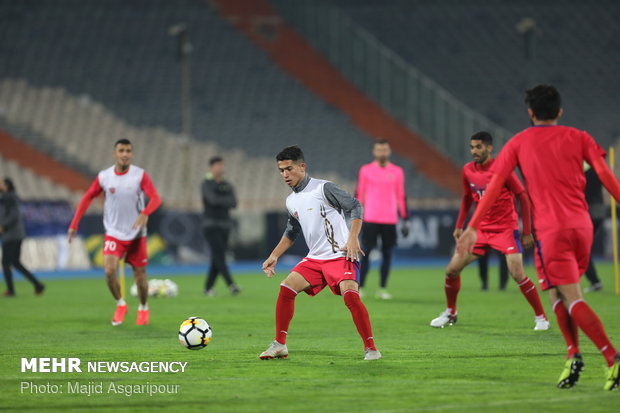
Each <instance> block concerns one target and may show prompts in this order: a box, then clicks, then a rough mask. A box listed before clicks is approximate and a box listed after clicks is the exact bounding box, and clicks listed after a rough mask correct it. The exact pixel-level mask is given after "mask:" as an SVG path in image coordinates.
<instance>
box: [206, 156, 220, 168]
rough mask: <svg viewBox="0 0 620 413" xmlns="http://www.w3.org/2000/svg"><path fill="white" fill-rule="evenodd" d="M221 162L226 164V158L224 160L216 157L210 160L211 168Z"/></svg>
mask: <svg viewBox="0 0 620 413" xmlns="http://www.w3.org/2000/svg"><path fill="white" fill-rule="evenodd" d="M219 162H224V158H222V157H221V156H214V157H212V158H211V159H209V166H213V165H215V164H216V163H219Z"/></svg>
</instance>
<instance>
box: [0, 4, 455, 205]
mask: <svg viewBox="0 0 620 413" xmlns="http://www.w3.org/2000/svg"><path fill="white" fill-rule="evenodd" d="M0 8H2V10H3V16H6V18H5V19H4V20H3V22H2V27H1V28H0V55H2V56H3V59H2V61H3V63H2V64H1V65H0V79H1V82H2V83H1V84H0V95H1V96H0V111H1V113H0V115H2V117H4V118H6V120H7V122H9V123H10V124H12V125H22V126H23V127H24V128H26V129H29V130H32V131H34V132H35V133H36V134H37V135H38V136H40V137H44V138H45V139H47V140H48V141H49V142H51V144H52V145H55V146H56V147H58V148H62V151H64V152H65V153H66V154H67V155H68V156H69V157H71V158H74V159H76V160H77V161H79V162H80V163H81V164H86V165H88V167H89V168H90V170H91V173H94V172H96V171H97V170H99V169H102V168H104V167H106V166H109V164H110V162H111V156H108V154H109V153H110V147H111V144H112V142H113V141H114V140H116V139H117V138H120V137H128V138H130V139H132V140H135V144H136V155H137V158H136V164H138V165H141V166H143V167H145V169H147V171H149V172H150V173H151V175H153V179H154V181H155V183H156V185H158V188H159V189H160V192H161V193H162V196H163V198H164V201H165V202H166V203H167V205H170V206H173V205H177V206H180V207H185V208H186V207H189V208H191V209H197V208H199V207H200V202H199V198H198V195H199V194H198V190H197V188H198V185H199V182H200V180H201V179H202V177H203V176H204V172H205V170H206V163H207V160H208V158H209V157H210V156H212V155H215V154H221V155H223V156H224V157H225V158H226V159H227V161H228V168H227V169H228V171H229V173H228V174H229V178H230V180H231V182H233V183H235V184H236V185H237V186H238V191H239V195H240V198H241V208H242V209H254V210H256V209H260V210H265V209H270V208H273V207H281V203H282V199H283V195H285V194H286V193H287V191H288V190H287V188H286V187H285V186H284V185H283V184H282V183H281V181H280V180H279V177H278V176H277V173H276V170H275V166H274V163H273V156H274V154H275V153H276V152H277V151H279V150H280V149H281V148H282V147H284V146H286V145H291V144H299V145H301V146H302V147H303V148H304V150H305V151H306V155H307V158H308V162H309V164H310V173H311V174H315V175H320V176H322V177H326V178H333V179H336V180H338V181H339V182H341V183H343V184H344V186H345V187H347V188H348V189H350V190H351V189H353V185H354V182H355V180H356V175H357V170H358V168H359V166H360V165H361V164H363V163H366V162H369V161H370V159H371V157H370V150H371V146H372V142H371V140H370V139H369V138H370V137H369V136H367V135H365V134H363V133H362V132H360V131H359V130H358V129H357V128H356V127H355V126H354V125H353V124H352V122H351V120H350V119H349V118H348V117H347V116H345V115H344V114H343V113H342V112H340V111H339V110H338V109H337V108H335V107H333V106H331V105H329V104H327V103H326V102H325V101H323V100H322V99H320V98H318V97H317V96H315V95H314V94H312V93H311V92H309V91H308V90H307V89H306V88H305V87H304V86H303V85H301V84H300V83H299V82H298V81H296V80H295V79H294V78H292V77H290V76H289V75H288V74H286V73H285V72H284V71H282V70H281V69H279V68H278V67H277V66H276V65H275V64H274V63H273V62H272V61H271V60H270V59H269V57H268V56H267V55H266V54H265V53H264V52H263V51H262V50H260V49H259V48H258V47H256V46H255V45H253V44H252V43H251V42H250V41H248V40H247V39H246V38H245V37H244V36H243V35H242V34H241V33H239V32H238V31H236V30H235V29H233V27H232V26H231V25H230V24H229V22H227V21H225V20H224V19H223V18H222V17H221V16H220V15H219V14H218V13H217V11H216V10H215V9H214V6H213V5H211V4H209V3H208V2H196V1H189V0H184V1H177V2H174V3H171V2H168V1H162V0H155V1H146V0H132V1H119V0H107V1H89V2H81V1H74V0H59V1H26V2H13V1H6V0H4V1H0ZM180 22H183V23H186V24H187V25H188V27H189V33H190V35H191V40H192V45H193V49H192V51H193V52H192V66H191V67H192V102H193V124H192V130H193V138H194V139H193V140H192V141H191V143H190V148H191V149H190V150H189V151H188V153H185V152H184V151H185V150H184V143H183V139H182V138H181V133H180V125H181V110H180V106H181V105H180V100H181V99H180V80H179V79H180V68H179V62H178V59H177V52H178V51H177V39H176V38H174V37H172V36H170V34H169V32H168V31H169V28H170V27H172V26H173V25H175V24H177V23H180ZM187 157H189V166H185V165H186V164H187V163H188V161H187ZM395 162H397V163H399V164H401V165H403V166H404V167H405V170H406V174H407V177H408V188H407V190H408V193H409V195H410V196H413V197H446V196H449V195H448V193H447V192H446V191H445V190H443V189H441V188H438V187H437V186H435V185H434V184H432V183H431V182H430V181H429V180H428V179H427V178H425V177H423V176H420V174H418V173H417V172H416V170H415V168H414V166H412V165H411V163H410V162H407V161H405V160H404V159H402V158H398V157H396V158H395ZM271 202H274V205H271V204H270V203H271Z"/></svg>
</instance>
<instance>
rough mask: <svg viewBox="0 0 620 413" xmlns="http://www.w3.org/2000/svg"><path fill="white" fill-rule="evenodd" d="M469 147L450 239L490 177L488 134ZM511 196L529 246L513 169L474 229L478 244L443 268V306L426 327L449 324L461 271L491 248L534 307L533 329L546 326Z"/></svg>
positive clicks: (526, 215)
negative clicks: (501, 256)
mask: <svg viewBox="0 0 620 413" xmlns="http://www.w3.org/2000/svg"><path fill="white" fill-rule="evenodd" d="M470 150H471V154H472V157H473V159H474V161H473V162H470V163H468V164H467V165H465V166H464V167H463V198H462V200H461V209H460V211H459V217H458V219H457V222H456V228H455V230H454V234H453V235H454V239H455V240H458V239H459V237H460V236H461V234H462V233H463V225H464V224H465V219H466V218H467V214H468V213H469V209H470V207H471V205H472V203H475V204H478V203H479V202H480V200H481V199H482V198H484V197H483V195H484V193H485V190H486V188H487V185H488V183H489V181H491V177H492V175H493V174H492V172H491V167H492V166H493V163H494V159H493V158H491V152H492V151H493V137H492V136H491V135H490V134H489V133H488V132H478V133H476V134H474V135H473V136H472V137H471V139H470ZM515 196H517V197H518V198H519V202H520V204H521V215H522V217H523V244H524V245H525V247H526V248H530V247H531V246H532V245H533V244H534V239H533V237H532V234H531V228H530V227H531V225H530V202H529V199H528V196H527V193H526V192H525V189H524V188H523V185H522V184H521V182H520V181H519V178H517V176H516V175H515V174H514V173H513V174H512V175H511V176H510V177H509V178H508V180H507V181H506V185H504V187H503V188H502V190H501V194H500V196H499V198H498V199H497V200H496V202H495V203H494V204H493V208H492V209H491V210H489V211H488V213H487V214H486V215H485V217H484V220H483V221H482V223H481V224H480V226H479V228H478V242H477V243H476V245H475V246H474V248H473V251H472V252H470V253H468V254H466V255H459V254H456V253H455V254H454V255H453V256H452V259H451V260H450V263H449V264H448V268H447V269H446V279H445V292H446V301H447V308H446V310H445V311H444V312H443V313H441V314H440V315H439V317H437V318H435V319H433V320H432V321H431V327H438V328H442V327H445V326H446V325H453V324H454V323H456V321H457V311H456V299H457V296H458V293H459V290H460V288H461V275H460V274H461V271H462V270H463V268H465V267H466V266H467V265H469V264H470V263H471V262H472V261H474V260H476V259H477V258H478V257H481V256H483V255H485V254H486V253H487V251H488V250H489V249H490V248H493V249H495V250H497V251H499V252H501V253H502V254H504V255H505V257H506V263H507V264H508V270H509V271H510V274H511V275H512V278H513V279H514V280H515V281H516V282H517V284H518V285H519V288H520V289H521V293H523V296H524V297H525V299H526V300H527V301H528V303H529V304H530V306H532V309H533V310H534V317H535V318H534V321H535V326H534V330H548V329H549V321H548V320H547V316H546V315H545V311H544V310H543V307H542V304H541V302H540V297H539V296H538V291H537V290H536V285H535V284H534V283H533V282H532V280H530V279H529V277H528V276H527V275H526V274H525V271H524V269H523V257H522V252H523V248H522V244H521V239H520V236H519V221H518V217H517V211H516V209H515Z"/></svg>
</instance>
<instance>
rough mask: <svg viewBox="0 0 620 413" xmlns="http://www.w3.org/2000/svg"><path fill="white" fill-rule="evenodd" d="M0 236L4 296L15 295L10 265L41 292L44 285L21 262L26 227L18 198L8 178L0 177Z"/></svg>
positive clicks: (35, 291) (37, 291) (39, 293)
mask: <svg viewBox="0 0 620 413" xmlns="http://www.w3.org/2000/svg"><path fill="white" fill-rule="evenodd" d="M0 238H1V239H2V272H3V273H4V281H5V282H6V291H5V292H4V296H5V297H14V296H15V287H14V286H13V272H12V270H11V267H13V268H15V269H16V270H17V271H19V272H20V273H22V275H23V276H24V278H26V279H27V280H28V281H30V282H31V283H32V285H33V286H34V293H35V294H36V295H41V294H43V290H44V289H45V286H44V285H43V284H42V283H41V281H39V280H38V279H37V278H36V277H35V276H34V275H33V274H32V273H31V272H30V271H28V269H27V268H26V267H24V264H22V262H21V251H22V241H23V240H24V238H26V229H25V228H24V221H23V219H22V213H21V211H20V210H19V198H18V197H17V193H16V192H15V185H14V184H13V181H12V180H11V179H10V178H3V179H0Z"/></svg>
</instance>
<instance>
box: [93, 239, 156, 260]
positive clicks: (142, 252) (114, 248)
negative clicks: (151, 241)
mask: <svg viewBox="0 0 620 413" xmlns="http://www.w3.org/2000/svg"><path fill="white" fill-rule="evenodd" d="M103 255H114V256H117V257H118V258H123V256H124V257H125V261H126V262H127V264H129V265H131V266H132V267H134V268H135V267H146V265H147V264H148V263H149V260H148V254H147V252H146V237H140V238H136V239H134V240H130V241H121V240H118V239H116V238H114V237H111V236H109V235H106V236H105V237H104V241H103Z"/></svg>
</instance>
